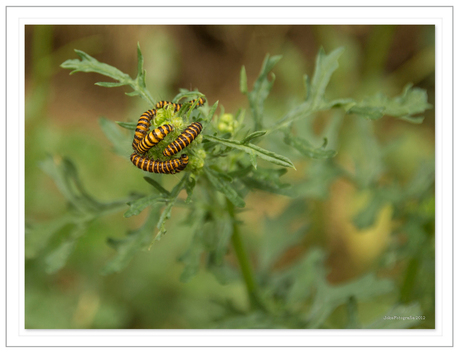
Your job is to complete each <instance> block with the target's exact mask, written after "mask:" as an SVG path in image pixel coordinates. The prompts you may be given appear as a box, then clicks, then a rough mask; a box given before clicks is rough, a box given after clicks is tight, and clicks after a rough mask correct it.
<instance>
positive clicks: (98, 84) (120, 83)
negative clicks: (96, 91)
mask: <svg viewBox="0 0 460 354" xmlns="http://www.w3.org/2000/svg"><path fill="white" fill-rule="evenodd" d="M94 85H96V86H102V87H120V86H124V85H126V84H124V83H123V82H96V83H95V84H94Z"/></svg>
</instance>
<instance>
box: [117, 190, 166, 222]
mask: <svg viewBox="0 0 460 354" xmlns="http://www.w3.org/2000/svg"><path fill="white" fill-rule="evenodd" d="M161 202H165V198H164V197H163V196H161V195H158V194H151V195H148V196H146V197H143V198H139V199H137V200H135V201H133V202H131V203H128V205H129V209H128V210H127V211H126V213H125V214H124V215H123V216H124V217H125V218H129V217H131V216H134V215H139V214H140V213H141V212H142V211H143V210H144V209H145V208H147V207H148V206H150V205H153V204H155V203H161Z"/></svg>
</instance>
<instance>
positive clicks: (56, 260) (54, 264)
mask: <svg viewBox="0 0 460 354" xmlns="http://www.w3.org/2000/svg"><path fill="white" fill-rule="evenodd" d="M87 226H88V225H87V224H77V225H75V226H74V227H73V229H72V230H71V231H70V234H69V235H68V236H67V237H66V239H65V240H64V241H63V242H62V243H61V244H60V245H59V246H58V247H57V248H56V249H55V250H53V251H52V252H51V253H50V254H48V256H47V257H46V258H45V270H46V272H47V273H49V274H52V273H55V272H57V271H58V270H60V269H61V268H62V267H64V265H65V264H66V262H67V259H68V258H69V256H70V255H71V253H72V252H73V250H74V249H75V245H76V242H77V239H78V238H80V237H81V236H82V235H83V234H85V232H86V231H87Z"/></svg>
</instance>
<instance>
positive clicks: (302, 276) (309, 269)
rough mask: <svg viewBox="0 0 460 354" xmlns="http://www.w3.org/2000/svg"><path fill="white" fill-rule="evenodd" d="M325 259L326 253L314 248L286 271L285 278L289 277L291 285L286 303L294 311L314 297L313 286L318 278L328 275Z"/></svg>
mask: <svg viewBox="0 0 460 354" xmlns="http://www.w3.org/2000/svg"><path fill="white" fill-rule="evenodd" d="M324 259H325V254H324V252H323V251H322V250H320V249H319V248H314V249H312V250H310V251H309V252H308V254H307V255H305V256H304V257H303V258H301V260H300V261H299V262H297V263H296V264H294V265H293V266H292V267H290V268H289V269H287V270H286V271H285V275H284V277H287V278H288V281H289V283H290V284H291V285H290V287H289V288H288V290H287V292H286V295H285V299H286V300H285V301H286V305H287V306H288V307H289V308H290V309H292V310H293V311H296V310H298V309H299V308H301V306H302V303H303V302H304V301H305V300H306V299H309V298H310V297H311V296H312V294H313V285H314V284H315V282H316V281H317V278H318V277H323V276H324V274H325V273H326V270H325V269H324V263H323V262H324Z"/></svg>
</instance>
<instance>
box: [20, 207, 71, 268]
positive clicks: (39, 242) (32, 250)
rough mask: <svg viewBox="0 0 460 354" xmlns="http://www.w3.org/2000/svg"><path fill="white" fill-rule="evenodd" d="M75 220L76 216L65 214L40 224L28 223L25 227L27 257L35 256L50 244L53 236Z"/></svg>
mask: <svg viewBox="0 0 460 354" xmlns="http://www.w3.org/2000/svg"><path fill="white" fill-rule="evenodd" d="M73 221H74V216H72V215H70V214H68V213H67V214H64V215H63V216H61V217H59V218H56V219H54V220H50V221H47V222H42V223H38V224H32V225H26V229H25V257H26V259H29V258H35V257H37V256H38V254H39V253H40V252H41V251H42V250H43V249H44V248H45V247H46V246H47V245H48V243H49V241H50V239H51V237H52V236H53V235H55V234H57V233H58V231H60V230H61V229H63V228H64V227H66V226H67V225H69V224H72V223H73Z"/></svg>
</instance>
